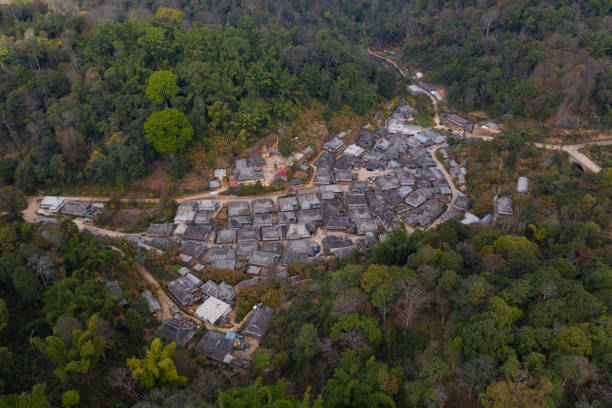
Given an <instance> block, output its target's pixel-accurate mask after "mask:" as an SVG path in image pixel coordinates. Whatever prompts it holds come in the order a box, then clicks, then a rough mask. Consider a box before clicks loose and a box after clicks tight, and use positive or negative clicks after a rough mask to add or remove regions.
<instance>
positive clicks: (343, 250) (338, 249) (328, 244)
mask: <svg viewBox="0 0 612 408" xmlns="http://www.w3.org/2000/svg"><path fill="white" fill-rule="evenodd" d="M354 249H355V247H354V246H353V241H351V239H350V238H348V237H347V238H340V237H337V236H335V235H328V236H326V237H325V238H323V253H324V254H326V255H336V256H338V257H343V256H345V255H347V254H348V253H349V252H351V251H353V250H354Z"/></svg>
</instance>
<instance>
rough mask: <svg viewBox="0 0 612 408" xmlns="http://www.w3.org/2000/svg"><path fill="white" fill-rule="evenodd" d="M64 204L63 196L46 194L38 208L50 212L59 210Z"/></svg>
mask: <svg viewBox="0 0 612 408" xmlns="http://www.w3.org/2000/svg"><path fill="white" fill-rule="evenodd" d="M65 204H66V199H65V198H64V197H52V196H46V197H45V198H43V200H42V201H41V203H40V208H42V209H43V210H46V211H48V212H50V213H57V212H60V211H61V209H62V208H63V207H64V205H65Z"/></svg>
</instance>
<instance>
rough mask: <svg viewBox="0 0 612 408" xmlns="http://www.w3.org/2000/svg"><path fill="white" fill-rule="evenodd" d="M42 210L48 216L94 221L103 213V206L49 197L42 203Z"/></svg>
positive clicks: (89, 202) (90, 202)
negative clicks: (66, 216) (56, 215)
mask: <svg viewBox="0 0 612 408" xmlns="http://www.w3.org/2000/svg"><path fill="white" fill-rule="evenodd" d="M40 209H41V210H42V211H45V212H47V213H48V214H63V215H68V216H70V217H83V218H85V220H88V221H93V219H94V218H95V217H96V216H97V215H98V213H99V212H100V211H102V209H103V205H102V204H98V203H94V202H92V201H73V200H68V199H66V198H65V197H56V196H47V197H45V198H43V200H42V201H41V203H40Z"/></svg>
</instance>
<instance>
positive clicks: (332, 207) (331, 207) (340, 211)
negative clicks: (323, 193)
mask: <svg viewBox="0 0 612 408" xmlns="http://www.w3.org/2000/svg"><path fill="white" fill-rule="evenodd" d="M323 214H324V215H325V217H343V216H345V215H346V208H344V202H343V201H340V200H332V201H326V202H325V203H323Z"/></svg>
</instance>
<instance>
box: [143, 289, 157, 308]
mask: <svg viewBox="0 0 612 408" xmlns="http://www.w3.org/2000/svg"><path fill="white" fill-rule="evenodd" d="M142 297H143V298H145V299H146V300H147V304H148V305H149V312H151V313H155V312H160V311H161V310H162V307H161V305H160V304H159V300H157V299H156V298H154V297H153V293H152V292H151V291H150V290H145V291H143V292H142Z"/></svg>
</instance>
